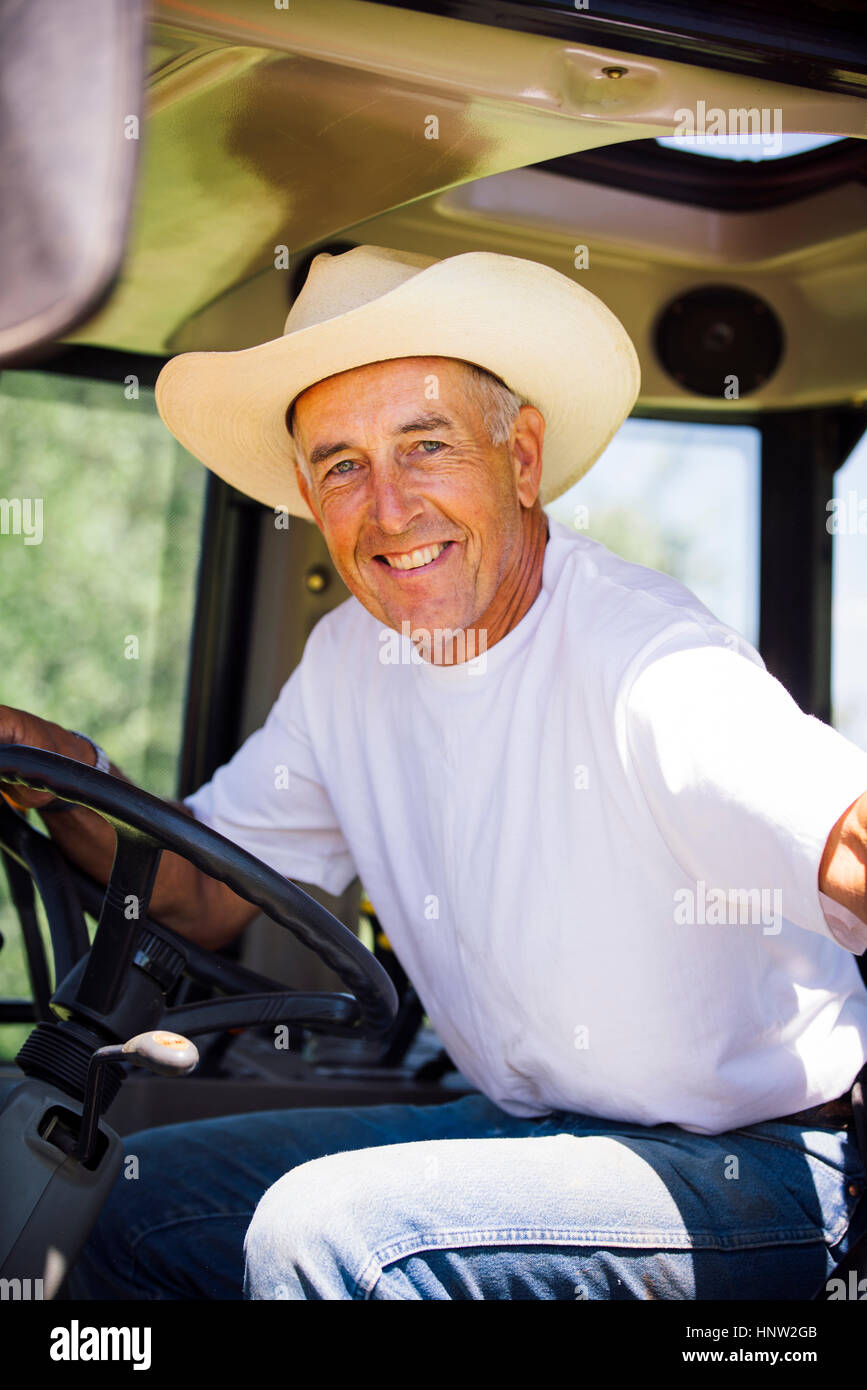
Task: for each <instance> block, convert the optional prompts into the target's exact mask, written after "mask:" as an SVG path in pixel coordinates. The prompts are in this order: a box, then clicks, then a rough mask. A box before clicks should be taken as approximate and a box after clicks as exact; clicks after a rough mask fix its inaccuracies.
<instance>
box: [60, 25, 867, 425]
mask: <svg viewBox="0 0 867 1390" xmlns="http://www.w3.org/2000/svg"><path fill="white" fill-rule="evenodd" d="M575 32H576V40H575V42H566V41H563V40H562V39H554V38H544V37H540V36H538V35H529V34H521V33H516V32H513V31H506V30H498V29H493V28H490V27H487V26H482V25H475V24H469V23H466V22H464V21H461V20H453V19H448V18H443V17H439V16H431V15H426V14H420V13H416V12H410V11H406V10H398V9H395V8H393V7H385V6H380V5H377V4H369V3H364V2H363V0H328V3H325V4H323V3H321V0H319V3H317V2H316V0H289V4H288V8H286V9H277V8H274V7H271V6H268V5H263V4H261V3H258V0H226V3H222V4H219V5H217V4H210V3H209V0H199V3H198V4H196V5H192V4H184V3H180V0H164V3H158V4H156V5H155V7H154V13H153V23H152V28H151V48H150V62H149V77H148V101H147V120H146V127H145V129H144V131H143V149H142V161H141V171H140V179H139V185H138V192H137V199H136V207H135V211H134V217H133V223H132V227H131V232H130V238H129V242H128V251H127V258H126V262H125V266H124V270H123V272H122V275H121V278H120V280H119V282H118V284H117V286H116V287H115V290H114V292H113V294H112V296H111V298H110V299H109V300H108V302H107V304H106V306H105V307H104V308H103V309H102V310H101V312H99V313H98V314H97V315H96V316H95V317H94V318H93V319H91V320H90V321H89V322H88V323H87V324H85V325H84V327H82V328H81V329H79V330H78V331H77V332H76V333H75V334H73V335H70V336H69V338H68V339H67V340H66V341H68V342H77V343H84V344H91V345H98V346H101V347H110V348H115V349H122V350H127V351H134V352H144V353H154V354H160V355H165V354H171V353H175V352H181V351H186V350H189V349H207V350H225V349H234V348H242V347H249V346H252V345H253V344H255V343H258V342H263V341H266V340H267V339H269V338H272V337H275V336H277V335H278V334H279V333H281V332H282V330H283V323H284V320H285V316H286V313H287V311H288V307H289V302H290V293H291V285H292V278H293V277H292V273H291V272H292V267H293V265H296V264H297V262H298V260H299V259H300V256H301V255H302V254H303V253H305V252H306V251H308V250H309V249H310V248H311V247H316V246H318V245H322V244H324V243H327V242H330V241H333V240H344V241H350V242H362V241H369V242H374V243H378V244H381V245H388V246H394V247H400V248H404V249H412V250H414V251H420V252H424V253H426V254H430V255H435V256H446V255H454V254H457V253H459V252H461V251H472V250H478V249H486V250H493V251H500V252H503V253H506V254H509V255H518V256H527V257H531V258H533V259H536V260H540V261H543V262H546V263H547V264H549V265H551V266H553V267H555V268H556V269H558V270H561V271H563V272H564V273H566V274H569V275H574V276H575V277H576V278H580V280H581V283H583V284H585V285H586V286H587V287H588V288H589V289H591V290H593V291H594V293H597V294H599V295H600V297H601V298H602V299H604V300H605V301H606V303H608V304H609V305H610V306H611V308H612V309H613V310H614V312H615V313H617V314H618V316H619V317H620V318H621V319H622V321H623V323H624V324H625V326H626V327H627V329H628V330H629V332H630V334H631V335H632V337H633V339H634V341H635V343H636V346H637V348H638V351H639V355H640V357H641V363H642V374H643V387H642V396H641V403H642V404H644V405H647V406H652V407H659V406H664V407H681V408H682V407H685V406H691V407H694V408H700V406H701V405H702V403H701V402H697V400H696V397H695V396H691V395H689V394H688V393H687V392H685V391H684V390H683V389H682V388H681V387H680V386H678V385H677V384H676V383H675V382H674V381H672V380H671V379H670V378H669V377H668V376H667V375H666V373H665V372H664V371H663V370H662V368H661V367H660V366H659V365H658V364H657V362H656V360H655V357H654V353H653V350H652V346H651V340H652V327H653V323H654V322H655V319H656V317H657V316H658V314H659V312H660V310H661V309H662V307H663V306H664V305H665V304H667V303H668V302H669V301H670V300H671V299H672V298H673V297H674V296H676V295H677V294H680V293H682V292H683V291H684V290H686V289H690V288H693V287H695V286H698V285H704V284H708V283H717V284H718V283H723V282H724V283H731V284H734V285H738V286H741V287H743V288H746V289H751V290H753V291H755V292H757V293H759V294H761V295H762V296H763V297H764V298H766V299H767V300H768V301H769V302H770V303H771V304H772V306H773V307H774V308H775V310H776V312H777V314H778V315H779V317H780V318H781V320H782V322H783V326H784V329H785V333H786V340H787V351H786V355H785V357H784V360H783V363H782V365H781V367H780V369H779V370H778V372H777V373H776V374H775V375H774V377H773V378H772V379H771V380H770V381H769V382H768V383H767V384H766V385H765V386H764V387H763V388H762V389H761V390H760V391H758V392H756V394H755V395H754V396H751V397H750V398H749V399H748V400H747V401H744V402H743V403H742V404H743V405H744V406H749V407H750V408H752V407H754V406H755V407H758V406H765V407H769V408H770V407H774V408H780V407H781V406H792V405H809V404H816V403H820V402H827V401H836V400H839V401H852V400H858V399H864V398H865V396H867V347H865V344H867V332H865V329H867V275H865V264H867V188H865V187H864V186H863V185H861V184H857V183H844V184H841V185H839V186H837V187H835V188H831V189H827V190H825V191H824V192H822V193H820V194H817V195H815V196H813V197H810V198H805V199H801V200H800V201H799V202H797V203H794V204H789V205H787V206H785V207H782V208H777V209H773V210H764V211H760V212H750V213H747V212H721V211H714V210H713V209H707V208H697V207H688V206H684V205H683V204H676V203H672V202H670V201H666V200H664V199H662V198H659V199H657V198H654V197H652V196H649V195H647V194H646V193H645V194H642V195H638V194H635V193H630V192H629V191H627V190H622V189H616V188H610V187H602V186H599V185H596V184H592V183H589V182H582V181H579V180H576V179H574V178H569V177H565V176H562V175H558V174H556V173H552V172H550V171H542V170H537V169H532V168H528V167H527V166H530V165H535V164H539V163H541V162H543V161H548V160H551V159H556V158H559V157H560V156H563V155H566V154H570V153H575V152H578V151H582V150H588V149H593V148H597V147H601V146H605V145H610V144H614V143H620V142H624V141H636V140H650V139H652V138H653V137H655V136H657V135H666V134H671V133H672V132H673V130H674V128H675V124H676V121H677V117H676V114H675V113H676V112H677V111H678V109H679V108H692V109H694V108H695V106H696V103H697V102H698V101H703V102H704V103H705V104H706V107H707V108H710V107H722V108H723V109H726V110H728V109H730V108H732V107H738V108H740V107H759V108H762V107H766V108H770V109H779V110H781V112H782V122H781V124H782V129H783V130H784V131H791V132H796V131H815V132H821V133H824V134H837V135H844V136H857V137H862V138H863V137H864V136H865V134H867V103H865V102H864V101H863V100H859V99H858V98H856V97H853V96H848V95H840V94H829V93H823V92H818V91H813V90H809V91H808V90H803V89H798V88H794V87H788V86H783V85H781V84H774V83H768V82H762V81H759V80H757V79H752V78H748V77H743V76H738V75H733V74H729V73H722V72H712V71H709V70H705V69H701V68H697V67H693V66H690V65H687V64H680V63H671V62H665V61H658V60H656V59H650V58H646V57H641V58H639V57H631V56H630V55H627V54H624V53H622V52H614V51H613V50H612V51H605V50H604V49H600V48H596V47H589V46H585V45H584V44H582V43H581V42H580V37H581V35H580V16H579V15H576V24H575ZM612 68H615V69H619V70H620V73H621V75H620V76H612V75H610V71H609V73H608V74H606V69H609V70H610V69H612ZM432 135H435V136H436V138H431V136H432ZM578 245H584V246H586V247H587V255H586V257H585V259H586V260H587V262H588V263H587V265H586V267H585V268H583V269H580V270H579V269H576V268H575V247H576V246H578ZM284 247H285V248H286V253H287V255H288V268H286V256H285V255H281V248H284ZM275 261H277V262H278V264H277V265H275ZM731 404H732V405H733V406H734V407H735V408H737V407H738V405H739V403H738V402H732V403H731ZM704 405H705V406H706V402H705V403H704Z"/></svg>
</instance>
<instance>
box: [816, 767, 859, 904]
mask: <svg viewBox="0 0 867 1390" xmlns="http://www.w3.org/2000/svg"><path fill="white" fill-rule="evenodd" d="M819 887H820V889H821V890H822V892H823V893H827V894H828V897H829V898H833V899H834V901H835V902H838V903H840V904H842V906H843V907H847V908H848V909H849V911H850V912H852V913H854V914H855V916H856V917H857V918H858V920H859V921H861V922H863V923H864V924H865V926H867V791H865V792H864V794H863V795H862V796H859V798H858V800H857V801H853V803H852V805H851V806H850V807H849V809H848V811H844V813H843V815H842V816H841V817H840V819H839V820H838V821H837V824H836V825H835V826H834V829H833V830H832V831H831V834H830V835H829V836H828V840H827V843H826V845H825V851H824V853H823V855H822V862H821V864H820V865H819Z"/></svg>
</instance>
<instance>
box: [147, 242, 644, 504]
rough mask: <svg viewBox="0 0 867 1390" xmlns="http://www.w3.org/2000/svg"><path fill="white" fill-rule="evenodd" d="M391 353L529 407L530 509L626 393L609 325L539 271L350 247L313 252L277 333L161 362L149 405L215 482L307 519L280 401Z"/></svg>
mask: <svg viewBox="0 0 867 1390" xmlns="http://www.w3.org/2000/svg"><path fill="white" fill-rule="evenodd" d="M396 357H457V358H462V359H463V360H465V361H467V362H474V363H476V364H477V365H478V366H480V367H484V368H486V369H487V370H488V371H489V372H493V373H494V374H495V375H496V376H498V377H500V378H501V379H502V380H503V381H504V382H505V383H506V385H507V386H508V387H509V388H510V389H511V390H512V391H514V392H516V393H517V394H518V395H520V396H523V397H525V398H526V399H527V400H528V401H530V402H532V404H533V405H535V406H537V407H538V409H539V410H540V411H541V412H542V414H543V416H544V417H545V425H546V429H545V445H544V458H543V470H542V484H541V489H540V494H541V500H542V502H543V504H544V503H547V502H550V501H552V500H553V499H554V498H555V497H559V495H560V494H561V493H562V492H565V491H566V489H567V488H568V487H570V486H571V485H572V483H574V482H575V481H576V479H578V478H580V477H581V476H582V474H583V473H586V471H587V469H588V468H589V467H590V465H591V464H592V463H594V462H595V460H596V459H597V458H598V457H599V455H600V454H601V453H602V450H603V449H604V448H605V446H606V444H607V443H608V441H609V440H610V439H611V437H612V435H613V434H614V433H615V431H616V430H617V429H618V428H619V427H620V425H621V424H622V423H623V421H624V419H625V418H626V416H627V415H628V414H629V411H630V410H631V409H632V406H633V405H634V403H635V398H636V396H637V394H638V386H639V367H638V358H637V356H636V352H635V348H634V347H633V345H632V342H631V340H630V338H629V336H628V334H627V333H626V331H625V329H624V328H623V326H622V324H621V323H620V322H619V320H618V319H616V318H615V317H614V315H613V314H612V313H611V311H610V310H609V309H607V308H606V307H605V305H604V304H603V303H602V302H601V300H599V299H597V298H596V296H595V295H592V294H590V292H589V291H588V290H585V289H584V288H583V287H582V286H581V285H578V284H576V283H575V282H574V281H573V280H570V279H568V277H567V276H565V275H561V274H560V273H559V272H558V271H556V270H552V269H551V268H550V267H549V266H546V265H540V264H538V263H537V262H536V261H528V260H522V259H519V258H518V257H516V256H500V255H495V254H493V253H492V252H488V251H469V252H466V253H465V254H462V255H459V256H449V257H448V258H447V259H445V260H435V259H433V258H431V257H429V256H418V255H413V254H411V253H409V252H405V251H393V250H389V249H388V248H386V247H383V246H356V247H354V248H353V249H352V250H351V251H345V252H344V253H343V254H342V255H336V256H332V255H328V254H327V253H322V254H321V255H318V256H317V257H316V258H315V260H314V261H313V263H312V265H311V267H310V272H309V274H308V276H307V279H306V281H305V283H304V287H303V289H302V290H301V293H300V294H299V295H298V297H297V299H296V300H295V303H294V304H293V305H292V308H291V310H290V311H289V317H288V318H287V320H286V327H285V330H284V333H283V336H282V337H280V338H275V339H273V340H272V341H271V342H268V343H261V344H259V346H258V347H252V348H246V349H245V350H243V351H241V352H186V353H182V354H181V355H180V356H179V357H174V358H172V360H171V361H170V362H167V363H166V365H165V367H163V369H162V371H161V372H160V375H159V377H158V379H157V384H156V401H157V407H158V409H159V412H160V415H161V416H162V418H163V421H164V422H165V424H166V425H167V426H168V428H169V429H170V430H171V432H172V434H173V435H175V437H176V438H177V439H179V440H180V442H181V444H183V446H184V448H185V449H188V450H189V452H190V453H191V454H194V455H195V456H196V458H198V459H201V461H202V463H204V464H206V465H207V467H208V468H210V469H212V470H213V472H214V473H216V474H217V475H218V477H220V478H223V479H224V480H225V481H226V482H227V483H231V484H232V486H233V487H236V488H239V489H240V490H241V491H242V492H245V493H248V494H249V496H251V497H255V498H256V500H257V501H259V502H263V503H265V504H266V506H269V507H274V508H278V507H279V508H285V509H286V510H288V511H289V512H291V513H293V514H294V515H295V516H303V517H306V518H307V519H308V520H309V519H311V516H310V512H309V510H308V508H307V506H306V504H305V502H304V500H303V499H302V497H301V494H300V492H299V491H298V487H297V484H296V481H295V470H294V461H295V446H294V444H293V442H292V438H291V436H290V435H289V433H288V430H287V428H286V411H287V407H288V406H289V404H290V403H291V402H292V401H294V399H295V398H296V397H297V396H298V395H300V393H301V392H302V391H306V390H307V388H308V387H309V386H313V385H314V384H315V383H316V382H317V381H322V380H323V379H324V378H325V377H329V376H334V375H335V374H336V373H337V372H345V371H348V370H350V369H351V368H353V367H361V366H365V365H366V364H368V363H370V362H380V361H385V360H390V359H393V358H396Z"/></svg>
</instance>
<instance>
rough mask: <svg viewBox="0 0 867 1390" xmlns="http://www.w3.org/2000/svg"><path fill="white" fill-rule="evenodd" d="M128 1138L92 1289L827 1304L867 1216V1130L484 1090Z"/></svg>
mask: <svg viewBox="0 0 867 1390" xmlns="http://www.w3.org/2000/svg"><path fill="white" fill-rule="evenodd" d="M125 1151H126V1154H127V1155H129V1156H132V1155H134V1156H135V1157H136V1158H137V1159H138V1167H137V1171H138V1176H137V1177H129V1178H126V1177H124V1176H121V1177H120V1178H119V1179H118V1182H117V1185H116V1187H115V1189H114V1191H113V1193H112V1195H111V1197H110V1199H109V1201H108V1203H107V1205H106V1207H105V1208H104V1210H103V1213H102V1216H101V1218H100V1220H99V1222H98V1224H97V1226H96V1228H95V1230H94V1232H93V1234H92V1236H91V1238H90V1240H89V1242H88V1244H87V1245H86V1246H85V1249H84V1251H83V1252H82V1255H81V1257H80V1259H79V1260H78V1262H77V1264H76V1266H75V1269H74V1270H73V1272H72V1274H71V1276H70V1290H69V1291H70V1297H72V1298H93V1299H112V1298H115V1299H232V1298H241V1297H242V1296H243V1297H246V1298H251V1299H463V1298H472V1299H538V1298H546V1299H570V1300H572V1299H652V1298H656V1299H759V1300H767V1299H778V1298H781V1299H808V1298H810V1297H812V1295H813V1294H814V1292H815V1291H816V1289H817V1288H818V1287H819V1286H821V1285H823V1284H824V1281H825V1280H826V1279H827V1278H828V1276H829V1274H830V1273H831V1271H832V1269H833V1267H834V1265H835V1264H836V1262H837V1260H838V1259H840V1258H841V1257H842V1255H843V1254H845V1252H846V1249H847V1243H848V1241H849V1240H850V1239H851V1238H853V1237H854V1234H855V1233H856V1229H857V1230H860V1228H861V1226H862V1225H864V1224H865V1209H864V1204H863V1203H862V1204H860V1206H859V1198H860V1195H861V1193H862V1191H863V1190H864V1187H865V1172H864V1166H863V1164H862V1162H861V1159H860V1158H859V1156H858V1152H857V1147H856V1144H855V1140H854V1136H853V1137H851V1138H850V1137H849V1135H848V1133H847V1131H846V1130H845V1129H841V1130H835V1129H820V1128H809V1129H800V1128H797V1127H795V1126H793V1125H783V1124H779V1123H775V1122H770V1123H766V1124H759V1125H752V1126H750V1127H749V1128H746V1129H740V1130H734V1131H732V1132H729V1133H726V1134H720V1135H715V1136H707V1135H697V1134H690V1133H688V1132H687V1131H686V1130H683V1129H680V1128H678V1127H677V1126H676V1125H657V1126H655V1127H653V1128H646V1127H644V1126H641V1125H636V1124H628V1123H623V1122H620V1121H614V1120H599V1119H594V1118H592V1117H589V1116H585V1115H578V1114H570V1113H564V1112H555V1113H553V1114H550V1115H546V1116H544V1117H543V1118H541V1119H518V1118H516V1117H515V1116H512V1115H508V1114H506V1113H505V1112H504V1111H502V1110H500V1109H499V1107H498V1106H496V1105H494V1104H493V1103H492V1102H491V1101H489V1100H487V1099H486V1098H485V1097H484V1096H481V1095H477V1094H475V1095H469V1096H464V1097H462V1098H461V1099H459V1100H456V1101H452V1102H448V1103H446V1104H444V1105H435V1106H414V1105H380V1106H367V1107H364V1108H359V1109H355V1110H353V1109H301V1110H288V1111H269V1112H264V1113H259V1114H253V1115H234V1116H231V1117H227V1118H221V1119H214V1120H203V1121H197V1122H195V1123H191V1124H180V1125H169V1126H166V1127H165V1128H162V1129H156V1130H150V1131H144V1132H142V1133H139V1134H136V1135H132V1136H130V1137H129V1138H127V1139H126V1140H125ZM126 1168H127V1171H130V1172H134V1171H135V1165H133V1164H132V1163H130V1162H127V1164H126ZM856 1208H857V1215H856ZM853 1217H855V1220H853ZM245 1256H246V1261H245Z"/></svg>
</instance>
